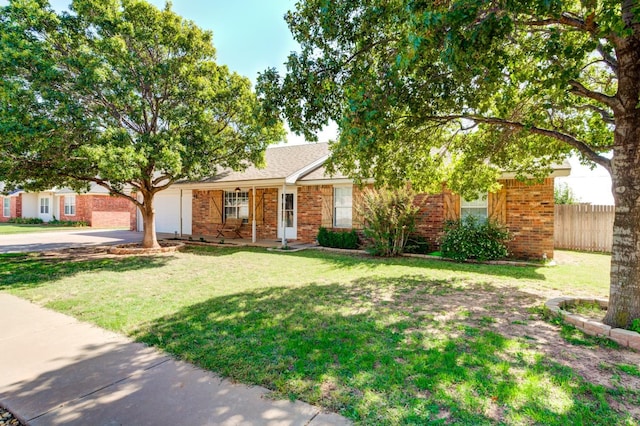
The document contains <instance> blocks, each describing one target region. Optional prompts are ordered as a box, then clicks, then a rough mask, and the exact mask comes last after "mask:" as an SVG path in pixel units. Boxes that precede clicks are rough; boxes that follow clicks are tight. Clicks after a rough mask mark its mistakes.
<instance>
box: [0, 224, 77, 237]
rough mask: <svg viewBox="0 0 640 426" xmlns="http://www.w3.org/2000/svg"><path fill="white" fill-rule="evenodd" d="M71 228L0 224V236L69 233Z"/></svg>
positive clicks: (45, 225)
mask: <svg viewBox="0 0 640 426" xmlns="http://www.w3.org/2000/svg"><path fill="white" fill-rule="evenodd" d="M73 229H76V230H77V229H78V228H73V227H69V226H58V225H47V224H42V223H41V224H38V225H26V224H17V223H0V235H8V234H27V233H31V232H44V231H70V230H73Z"/></svg>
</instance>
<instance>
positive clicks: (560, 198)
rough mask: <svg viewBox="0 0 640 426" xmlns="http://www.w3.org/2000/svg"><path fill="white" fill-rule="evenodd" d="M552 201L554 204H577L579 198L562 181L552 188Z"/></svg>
mask: <svg viewBox="0 0 640 426" xmlns="http://www.w3.org/2000/svg"><path fill="white" fill-rule="evenodd" d="M553 201H554V202H555V203H556V204H577V203H579V202H580V199H579V198H578V197H576V196H575V194H574V193H573V190H572V189H571V187H570V186H569V185H567V184H566V183H562V184H560V185H556V187H555V188H554V189H553Z"/></svg>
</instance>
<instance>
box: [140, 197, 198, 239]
mask: <svg viewBox="0 0 640 426" xmlns="http://www.w3.org/2000/svg"><path fill="white" fill-rule="evenodd" d="M180 198H181V197H180V190H171V189H167V190H164V191H162V192H159V193H157V194H156V196H155V197H154V198H153V206H154V207H155V210H156V232H162V233H168V234H173V233H174V232H176V231H177V232H178V233H180V223H181V219H180V214H181V213H182V234H183V235H191V191H182V212H181V211H180V201H181V200H180ZM140 222H141V221H140ZM140 225H141V223H140ZM139 229H140V230H142V226H140V227H139Z"/></svg>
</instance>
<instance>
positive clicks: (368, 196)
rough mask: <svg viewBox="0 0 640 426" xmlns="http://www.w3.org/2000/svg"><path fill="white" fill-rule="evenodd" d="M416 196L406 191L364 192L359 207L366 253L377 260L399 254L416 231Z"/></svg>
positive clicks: (408, 190) (383, 190) (386, 189)
mask: <svg viewBox="0 0 640 426" xmlns="http://www.w3.org/2000/svg"><path fill="white" fill-rule="evenodd" d="M414 199H415V193H414V192H413V191H412V190H410V189H406V188H402V189H389V188H383V189H379V190H373V189H367V190H365V191H364V193H363V195H362V204H361V205H360V206H358V209H359V213H360V215H361V217H362V219H363V220H364V229H363V232H364V235H365V237H366V238H367V239H368V241H367V243H366V250H367V251H368V252H369V253H371V254H374V255H376V256H397V255H399V254H402V252H403V251H404V247H405V245H406V244H407V240H408V239H409V236H410V235H411V233H412V232H413V231H414V229H415V224H416V215H417V213H418V210H419V207H417V206H416V205H414V203H413V201H414Z"/></svg>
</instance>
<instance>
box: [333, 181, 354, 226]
mask: <svg viewBox="0 0 640 426" xmlns="http://www.w3.org/2000/svg"><path fill="white" fill-rule="evenodd" d="M352 207H353V195H352V187H350V186H338V187H335V188H334V189H333V226H335V227H336V228H351V223H352V211H353V209H352Z"/></svg>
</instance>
